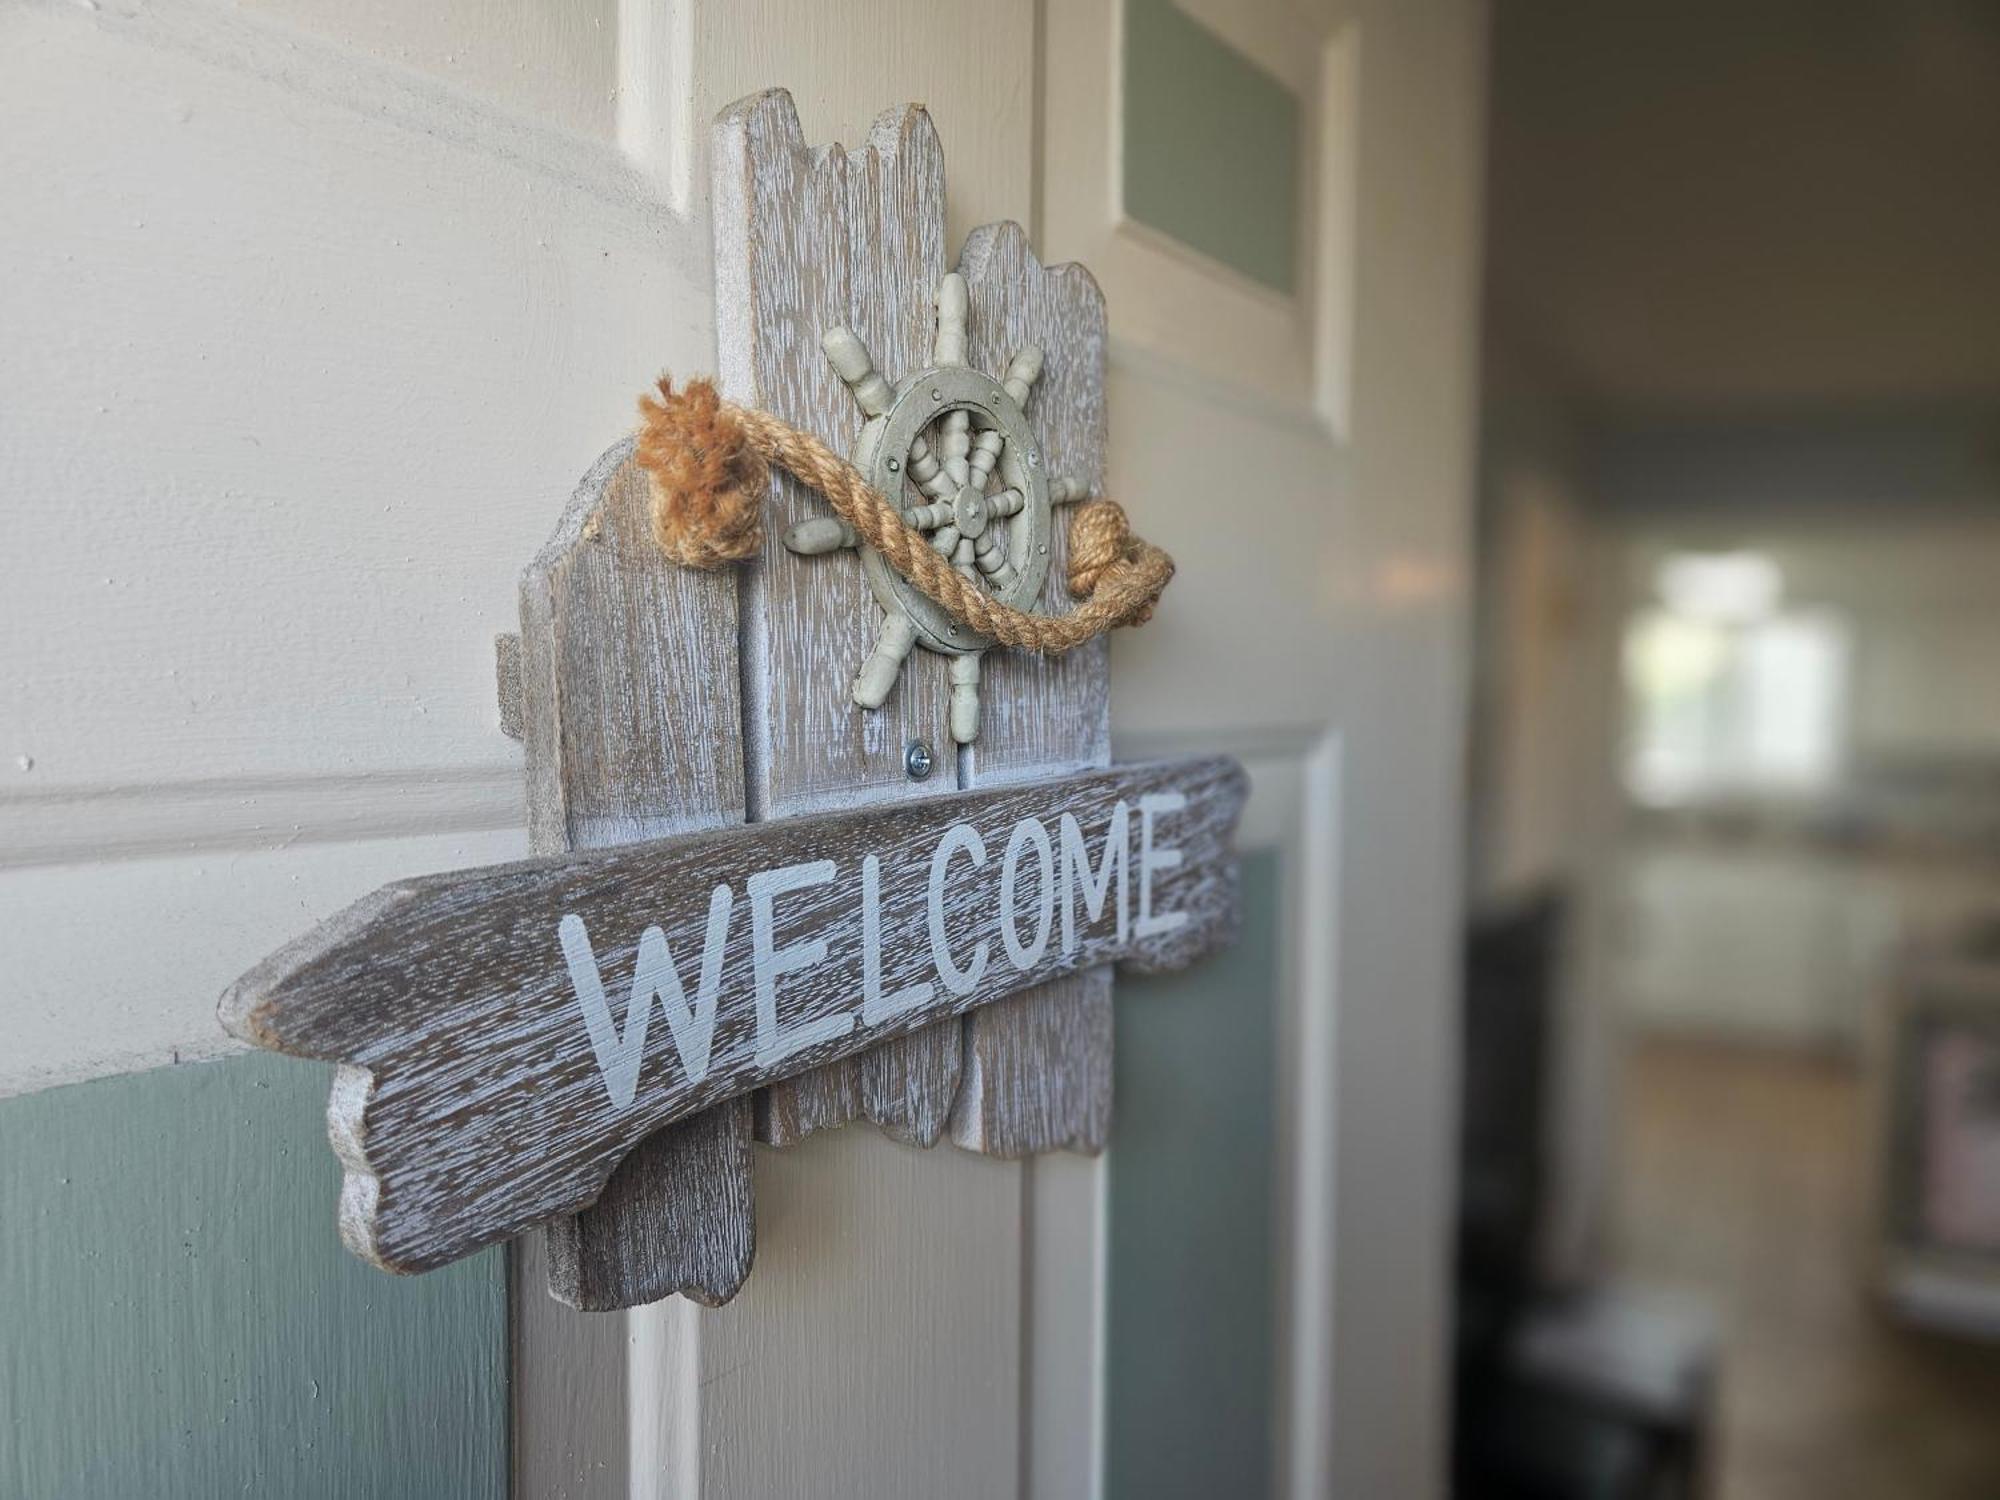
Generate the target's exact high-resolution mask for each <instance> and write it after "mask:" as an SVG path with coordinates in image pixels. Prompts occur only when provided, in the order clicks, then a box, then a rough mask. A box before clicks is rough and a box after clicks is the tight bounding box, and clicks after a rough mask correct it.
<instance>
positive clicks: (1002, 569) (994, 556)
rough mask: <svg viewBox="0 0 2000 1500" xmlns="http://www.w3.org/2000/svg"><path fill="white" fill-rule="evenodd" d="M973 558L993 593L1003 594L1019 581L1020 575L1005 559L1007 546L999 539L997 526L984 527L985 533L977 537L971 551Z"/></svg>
mask: <svg viewBox="0 0 2000 1500" xmlns="http://www.w3.org/2000/svg"><path fill="white" fill-rule="evenodd" d="M973 560H974V561H975V562H977V563H978V564H979V571H980V572H982V573H984V574H985V575H986V582H987V586H988V587H989V588H991V589H992V590H993V591H994V592H995V593H1001V594H1004V593H1006V592H1007V590H1008V589H1011V588H1012V587H1013V586H1014V585H1015V584H1017V583H1019V582H1020V581H1021V575H1020V574H1019V573H1018V572H1017V571H1015V568H1014V565H1013V563H1011V562H1009V561H1008V560H1007V548H1006V546H1005V544H1004V543H1003V542H1002V541H1001V538H1000V529H999V528H998V527H997V526H989V527H988V528H987V529H986V535H984V536H982V537H981V538H980V539H979V544H978V546H977V548H976V549H975V551H974V553H973Z"/></svg>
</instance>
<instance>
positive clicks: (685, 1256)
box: [516, 442, 755, 1311]
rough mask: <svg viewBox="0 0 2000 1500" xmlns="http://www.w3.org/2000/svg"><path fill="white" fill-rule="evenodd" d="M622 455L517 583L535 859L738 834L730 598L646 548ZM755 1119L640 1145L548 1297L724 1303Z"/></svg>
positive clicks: (744, 1108)
mask: <svg viewBox="0 0 2000 1500" xmlns="http://www.w3.org/2000/svg"><path fill="white" fill-rule="evenodd" d="M631 450H632V444H631V443H630V442H626V443H621V444H620V445H618V446H617V447H615V448H613V449H612V450H611V451H610V452H609V453H607V454H606V455H605V456H604V458H603V459H602V460H601V461H600V462H599V463H598V465H597V466H596V467H595V468H594V469H593V470H592V472H591V473H590V474H589V475H588V476H586V477H585V479H584V481H583V483H582V485H580V486H579V487H578V490H577V492H576V494H575V496H574V497H572V499H571V501H570V504H569V506H568V508H567V510H566V511H565V512H564V514H563V516H562V518H561V519H560V521H559V522H558V523H557V526H556V530H555V534H554V536H553V537H552V538H551V539H550V542H549V544H548V545H547V546H546V547H545V548H544V549H543V550H542V552H541V553H540V554H539V555H538V556H537V557H536V558H535V560H534V562H533V563H532V564H531V565H530V566H529V567H528V569H527V570H526V572H525V573H524V574H523V575H522V579H521V628H522V636H521V645H520V648H519V653H518V655H519V662H520V665H519V668H518V673H519V682H518V687H517V692H516V700H517V709H516V711H517V713H518V715H519V717H520V720H521V725H522V730H523V738H524V740H525V743H526V745H527V751H528V763H527V773H528V807H529V830H530V834H531V837H532V839H533V842H534V847H535V849H536V850H537V852H539V853H545V854H558V853H563V852H566V851H568V850H572V849H596V848H605V847H608V846H611V845H614V844H619V843H625V842H629V841H631V840H634V839H644V838H653V837H658V836H660V835H663V834H668V833H674V832H678V831H681V830H684V829H692V828H713V827H723V826H728V825H730V824H736V823H740V822H741V821H742V819H743V806H744V798H743V763H742V758H741V755H740V753H739V749H738V743H737V739H736V736H735V734H734V733H733V732H731V731H733V729H734V727H735V726H736V725H737V724H739V723H741V721H742V707H741V703H740V700H739V697H738V679H737V672H736V636H737V629H736V585H735V580H734V579H732V578H730V577H727V576H718V575H715V574H709V573H700V572H695V571H691V570H688V569H685V568H678V567H675V566H673V565H672V564H670V563H668V562H667V561H666V560H665V559H664V558H663V557H662V556H661V555H660V552H659V550H658V548H657V547H656V546H655V545H654V543H653V539H652V536H651V534H650V528H649V520H648V496H647V486H646V479H645V476H644V474H643V473H642V472H641V471H640V470H639V468H638V466H637V465H636V464H635V463H633V462H632V459H631ZM754 1233H755V1231H754V1223H753V1212H752V1201H751V1183H750V1111H749V1107H748V1105H747V1104H744V1103H741V1102H738V1101H731V1102H729V1103H727V1104H724V1105H721V1106H719V1108H718V1110H717V1112H716V1115H715V1117H714V1118H707V1117H703V1118H699V1119H693V1120H688V1121H686V1122H685V1123H682V1124H678V1125H675V1126H672V1127H670V1128H668V1129H666V1130H663V1131H661V1132H659V1133H658V1134H657V1135H655V1136H652V1137H650V1138H648V1139H646V1140H642V1141H641V1142H639V1143H638V1145H637V1146H636V1147H635V1148H634V1149H633V1150H632V1152H631V1153H630V1154H629V1155H628V1156H627V1157H626V1158H625V1160H624V1161H623V1162H620V1163H618V1164H617V1167H616V1170H615V1171H614V1172H613V1173H612V1176H611V1178H610V1180H609V1182H608V1183H607V1184H606V1185H605V1189H604V1192H603V1193H602V1195H601V1196H599V1198H598V1200H597V1202H596V1203H595V1204H593V1205H592V1206H591V1207H589V1208H587V1209H585V1210H584V1211H583V1212H582V1213H580V1214H577V1215H575V1216H574V1217H569V1218H564V1219H560V1220H557V1221H556V1222H554V1223H552V1224H551V1225H550V1226H549V1229H548V1244H547V1257H546V1260H547V1268H548V1279H549V1290H550V1291H551V1293H553V1294H554V1295H555V1296H556V1297H557V1298H559V1299H560V1300H562V1301H564V1302H567V1303H569V1304H570V1305H571V1306H574V1307H580V1308H588V1309H592V1310H598V1311H603V1310H609V1309H613V1308H620V1307H631V1306H636V1305H639V1304H640V1303H644V1302H651V1301H655V1300H657V1299H659V1298H661V1297H664V1296H667V1295H668V1294H669V1293H672V1292H685V1293H686V1294H687V1295H688V1296H690V1297H693V1298H695V1299H696V1300H698V1301H701V1302H705V1303H709V1304H714V1303H717V1302H721V1301H725V1300H727V1299H728V1298H729V1297H730V1296H731V1295H733V1294H734V1292H735V1290H736V1288H737V1287H739V1286H740V1285H742V1282H743V1278H744V1277H745V1276H746V1275H748V1274H749V1270H750V1262H751V1258H752V1255H753V1253H754V1248H755V1241H754Z"/></svg>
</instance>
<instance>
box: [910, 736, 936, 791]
mask: <svg viewBox="0 0 2000 1500" xmlns="http://www.w3.org/2000/svg"><path fill="white" fill-rule="evenodd" d="M936 764H937V762H936V760H935V759H934V758H933V757H932V755H931V747H930V746H929V745H928V744H926V743H925V742H924V741H922V740H911V741H910V744H909V748H908V749H906V750H905V751H904V752H903V769H904V770H905V771H907V772H908V773H909V776H910V780H912V781H923V780H925V779H926V778H928V777H929V776H930V774H931V768H932V767H933V766H934V765H936Z"/></svg>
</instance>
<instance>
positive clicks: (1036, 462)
mask: <svg viewBox="0 0 2000 1500" xmlns="http://www.w3.org/2000/svg"><path fill="white" fill-rule="evenodd" d="M1041 466H1042V455H1041V454H1039V453H1037V452H1036V451H1035V450H1034V449H1033V448H1030V449H1029V450H1028V467H1029V468H1031V469H1038V468H1040V467H1041Z"/></svg>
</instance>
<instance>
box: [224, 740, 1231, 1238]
mask: <svg viewBox="0 0 2000 1500" xmlns="http://www.w3.org/2000/svg"><path fill="white" fill-rule="evenodd" d="M1246 793H1247V781H1246V778H1245V777H1244V774H1243V771H1242V769H1241V768H1240V767H1239V766H1237V765H1236V763H1235V762H1234V761H1232V760H1229V759H1226V758H1215V759H1207V760H1192V761H1179V762H1163V763H1158V764H1153V765H1145V766H1131V767H1119V768H1115V769H1112V770H1108V771H1097V772H1088V773H1083V774H1080V775H1076V776H1071V777H1066V778H1061V779H1057V780H1051V781H1045V782H1038V783H1036V784H1033V785H1020V786H1013V787H1009V788H1005V789H1000V790H991V791H974V792H962V793H958V794H955V795H953V796H950V797H947V798H923V799H919V800H918V801H915V802H905V803H897V804H892V805H889V806H886V807H874V808H865V809H856V810H852V811H848V812H844V813H826V814H820V815H817V816H812V817H805V818H798V819H789V820H786V821H783V822H778V823H768V824H752V825H748V826H743V827H737V828H729V829H720V830H715V831H711V832H704V833H688V834H682V835H679V836H676V837H671V838H666V839H660V840H654V841H651V842H647V843H644V844H637V845H625V846H621V847H616V848H611V849H606V850H602V851H598V852H594V853H583V854H576V855H571V856H567V857H564V858H558V859H545V860H532V861H528V862H525V863H522V864H518V865H507V866H498V867H494V868H491V869H486V870H473V871H466V872H463V873H459V874H452V875H438V876H429V877H424V878H421V879H416V880H410V881H405V882H399V883H397V884H394V885H390V886H385V887H384V888H383V889H382V890H380V891H378V892H376V893H375V894H374V895H372V896H370V897H368V898H366V899H365V900H363V901H361V902H358V903H357V904H356V905H355V906H353V907H351V908H349V910H347V911H346V912H343V913H341V914H340V915H339V916H337V917H335V918H333V919H332V920H331V921H330V922H328V923H326V924H325V925H324V926H322V927H321V928H319V929H317V930H316V931H314V932H312V933H309V934H307V935H306V936H304V937H303V938H301V939H299V940H298V941H297V942H295V943H293V944H291V945H290V946H288V947H287V948H285V949H283V950H281V951H279V952H278V953H276V954H274V955H273V956H272V957H271V958H269V959H267V960H266V961H265V962H264V963H263V964H261V965H259V966H258V967H257V968H256V969H254V970H253V971H251V973H250V974H248V975H246V976H245V977H244V978H243V979H242V980H241V981H240V982H239V983H238V984H237V986H236V987H235V988H234V989H232V990H231V991H230V993H229V994H228V995H227V996H225V997H224V1002H223V1019H224V1021H225V1023H226V1024H227V1025H228V1026H229V1028H230V1029H231V1030H232V1031H233V1032H234V1033H235V1034H237V1035H238V1036H241V1037H244V1038H245V1039H247V1040H250V1041H253V1042H256V1043H257V1044H258V1045H261V1046H265V1047H269V1048H273V1049H275V1050H278V1051H283V1052H291V1053H295V1054H298V1055H302V1056H308V1057H319V1058H326V1059H330V1060H333V1061H337V1062H339V1063H341V1064H342V1066H341V1068H340V1069H339V1071H338V1074H337V1076H336V1080H335V1086H334V1093H333V1099H332V1102H331V1104H330V1105H329V1109H328V1120H329V1134H330V1136H331V1137H332V1140H333V1143H334V1147H335V1150H336V1151H337V1152H338V1154H339V1155H340V1157H341V1160H342V1162H343V1164H344V1165H345V1167H346V1170H347V1176H346V1180H345V1182H344V1183H343V1186H342V1191H341V1215H340V1224H341V1233H342V1236H343V1238H345V1239H346V1241H347V1243H348V1244H349V1246H350V1248H352V1249H354V1250H355V1251H356V1252H357V1253H358V1254H360V1255H362V1256H363V1257H364V1258H366V1259H369V1260H371V1261H373V1262H375V1263H376V1264H378V1265H381V1266H383V1267H384V1268H386V1269H389V1270H395V1271H419V1270H425V1269H428V1268H430V1267H432V1266H436V1265H441V1264H443V1263H445V1262H447V1261H450V1260H454V1259H457V1258H458V1257H459V1256H462V1255H465V1254H467V1253H469V1252H471V1251H473V1250H476V1249H478V1248H479V1247H480V1246H482V1245H486V1244H490V1243H493V1242H494V1241H496V1240H499V1239H503V1238H505V1237H507V1236H509V1235H513V1234H517V1233H519V1232H521V1231H522V1230H524V1229H527V1228H529V1227H531V1226H533V1225H536V1224H539V1223H543V1222H546V1221H547V1220H549V1219H551V1218H553V1217H555V1216H557V1215H560V1214H574V1213H576V1212H578V1211H579V1210H580V1209H582V1208H584V1207H585V1206H587V1205H588V1204H590V1203H592V1202H593V1201H595V1200H596V1199H597V1198H598V1196H599V1194H600V1193H601V1192H602V1191H603V1190H604V1186H605V1181H606V1178H607V1177H608V1176H609V1175H610V1173H611V1170H612V1168H613V1167H614V1166H616V1165H617V1163H618V1162H620V1161H621V1160H623V1159H624V1158H625V1156H626V1154H627V1153H628V1152H629V1151H630V1150H631V1149H632V1148H633V1147H634V1146H635V1145H637V1144H639V1143H640V1142H641V1141H644V1140H646V1139H647V1138H648V1137H650V1136H652V1135H653V1134H654V1133H655V1132H657V1131H660V1130H661V1129H662V1128H663V1127H667V1126H672V1125H674V1124H675V1123H676V1122H678V1121H686V1120H689V1119H691V1118H692V1117H694V1116H697V1115H699V1114H700V1113H701V1112H702V1111H704V1110H710V1109H712V1108H714V1107H717V1106H723V1107H726V1106H727V1103H728V1101H731V1100H735V1099H737V1098H738V1097H739V1096H741V1095H744V1094H746V1093H747V1092H748V1091H749V1090H752V1089H755V1088H760V1087H768V1086H769V1085H771V1084H773V1083H775V1082H779V1081H782V1080H783V1079H786V1078H790V1077H795V1076H797V1075H798V1074H800V1073H802V1072H805V1071H807V1070H809V1069H812V1068H815V1067H819V1066H821V1065H823V1064H826V1063H830V1062H834V1061H836V1060H838V1059H841V1058H844V1057H849V1056H853V1055H855V1054H856V1053H858V1052H861V1051H865V1050H868V1049H870V1048H872V1047H875V1046H877V1045H879V1044H880V1043H882V1042H883V1041H886V1040H889V1039H891V1038H895V1037H899V1036H905V1035H908V1034H910V1033H912V1032H916V1031H920V1030H922V1029H924V1028H926V1027H927V1026H930V1025H932V1024H934V1023H935V1022H937V1021H939V1020H941V1019H943V1018H946V1017H955V1016H958V1015H960V1014H962V1013H963V1012H965V1011H967V1010H970V1009H972V1008H973V1007H975V1006H978V1005H982V1004H986V1003H989V1002H991V1001H994V1000H997V999H999V998H1001V997H1003V996H1005V995H1008V994H1013V993H1017V992H1019V991H1020V990H1022V989H1024V988H1027V987H1031V986H1033V985H1037V984H1042V983H1046V982H1047V981H1049V980H1052V979H1056V978H1059V977H1061V976H1063V975H1067V974H1074V973H1077V972H1079V971H1081V970H1085V969H1089V968H1091V967H1093V966H1095V965H1099V964H1104V963H1109V962H1112V961H1118V962H1123V963H1129V964H1131V965H1133V966H1135V967H1138V968H1142V969H1145V970H1159V969H1169V968H1177V967H1180V966H1182V965H1184V964H1186V963H1189V962H1192V961H1193V960H1194V959H1195V958H1197V957H1199V956H1200V955H1201V954H1202V953H1204V952H1206V951H1209V950H1210V949H1212V948H1214V947H1216V946H1218V945H1220V944H1222V943H1225V942H1227V941H1229V940H1230V939H1231V938H1232V937H1233V935H1234V929H1235V922H1236V863H1235V857H1234V855H1233V853H1232V851H1231V839H1232V834H1233V831H1234V828H1235V825H1236V821H1237V818H1238V816H1239V815H1240V813H1241V811H1242V806H1243V801H1244V797H1245V795H1246ZM1072 819H1073V820H1074V821H1073V822H1072V821H1070V820H1072ZM1037 828H1039V836H1038V835H1037V833H1036V830H1037ZM1149 850H1150V851H1151V853H1150V855H1149V853H1148V851H1149ZM1010 851H1011V852H1010ZM1066 854H1067V857H1065V855H1066ZM869 856H873V857H874V858H875V860H877V861H879V865H878V866H877V867H876V868H877V874H878V876H879V878H878V879H877V880H875V881H873V882H871V881H870V878H869V876H868V874H867V873H866V872H867V869H868V857H869ZM1093 872H1094V873H1093ZM1093 881H1101V882H1102V884H1101V885H1100V886H1099V894H1098V901H1099V903H1100V904H1099V905H1098V906H1097V909H1096V914H1095V915H1093V914H1092V909H1091V903H1090V891H1091V885H1092V883H1093ZM871 884H872V885H873V886H874V887H875V891H874V895H873V899H871V894H870V887H871ZM760 891H761V894H760ZM739 893H740V894H739ZM744 906H748V907H749V908H750V910H749V911H748V912H744V911H742V910H741V908H742V907H744ZM871 929H872V934H873V940H872V941H871ZM586 946H587V948H588V952H587V953H585V952H584V951H583V950H584V948H585V947H586ZM648 952H651V954H652V955H653V956H652V957H651V958H646V957H645V955H646V954H648ZM586 975H587V976H588V978H586V977H584V976H586ZM600 987H601V988H600ZM627 992H629V993H630V994H631V996H632V999H631V1001H630V1003H629V1004H628V1005H626V1006H625V1007H623V1011H622V1018H621V1015H620V1012H619V1010H617V1009H614V1008H613V1007H612V1005H611V1003H610V1001H609V998H608V997H611V996H619V995H622V994H624V993H627ZM656 1001H657V1002H658V1005H659V1008H660V1009H661V1010H662V1011H663V1012H664V1016H663V1018H662V1019H663V1020H664V1021H665V1022H666V1024H664V1025H663V1024H659V1022H657V1021H654V1020H653V1018H652V1011H653V1009H654V1006H655V1002H656ZM649 1028H650V1029H649ZM732 1139H733V1140H734V1141H740V1140H741V1136H740V1134H739V1135H737V1136H735V1137H733V1138H732ZM738 1149H740V1148H738ZM718 1155H719V1156H721V1157H722V1158H723V1159H724V1165H725V1167H726V1166H728V1165H729V1164H730V1163H731V1162H733V1161H734V1160H735V1159H737V1158H736V1157H735V1156H734V1155H732V1154H731V1153H730V1152H721V1153H718Z"/></svg>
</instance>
